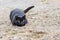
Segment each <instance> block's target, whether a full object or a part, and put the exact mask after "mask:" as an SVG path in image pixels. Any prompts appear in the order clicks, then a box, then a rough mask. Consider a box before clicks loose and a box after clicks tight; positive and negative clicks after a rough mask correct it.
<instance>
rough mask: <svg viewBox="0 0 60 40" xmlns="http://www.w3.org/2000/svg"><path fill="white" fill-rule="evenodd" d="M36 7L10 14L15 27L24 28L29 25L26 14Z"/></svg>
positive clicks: (15, 10)
mask: <svg viewBox="0 0 60 40" xmlns="http://www.w3.org/2000/svg"><path fill="white" fill-rule="evenodd" d="M33 7H34V6H31V7H28V8H27V9H26V10H24V11H22V10H21V9H14V10H12V11H11V13H10V20H11V22H12V24H13V25H17V26H24V25H25V24H27V19H26V15H25V13H27V12H28V11H29V10H30V9H31V8H33Z"/></svg>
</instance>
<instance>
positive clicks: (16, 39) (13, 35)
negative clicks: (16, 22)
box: [0, 0, 60, 40]
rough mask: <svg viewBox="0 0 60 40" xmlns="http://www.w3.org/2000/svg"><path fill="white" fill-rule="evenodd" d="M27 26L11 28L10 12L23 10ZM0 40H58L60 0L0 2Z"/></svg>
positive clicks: (59, 35) (59, 33)
mask: <svg viewBox="0 0 60 40" xmlns="http://www.w3.org/2000/svg"><path fill="white" fill-rule="evenodd" d="M31 5H34V6H35V7H34V8H33V9H31V10H30V11H29V12H28V13H27V14H26V16H27V19H28V24H26V25H25V26H23V27H18V26H13V25H12V24H11V22H10V19H9V14H10V12H11V10H13V9H15V8H19V9H23V10H25V9H26V8H27V7H29V6H31ZM0 40H60V0H0Z"/></svg>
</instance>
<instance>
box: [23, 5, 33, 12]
mask: <svg viewBox="0 0 60 40" xmlns="http://www.w3.org/2000/svg"><path fill="white" fill-rule="evenodd" d="M33 7H34V6H30V7H28V8H27V9H25V10H24V13H27V12H28V11H29V10H30V9H32V8H33Z"/></svg>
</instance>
